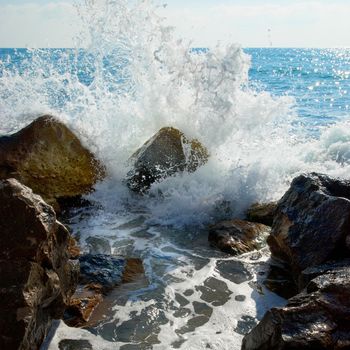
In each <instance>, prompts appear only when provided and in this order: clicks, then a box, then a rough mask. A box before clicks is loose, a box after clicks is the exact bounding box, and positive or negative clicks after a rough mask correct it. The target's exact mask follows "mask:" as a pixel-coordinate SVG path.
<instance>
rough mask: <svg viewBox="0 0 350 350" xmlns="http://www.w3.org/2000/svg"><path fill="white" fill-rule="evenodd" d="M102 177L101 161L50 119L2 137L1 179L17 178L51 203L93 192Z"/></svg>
mask: <svg viewBox="0 0 350 350" xmlns="http://www.w3.org/2000/svg"><path fill="white" fill-rule="evenodd" d="M103 176H104V167H103V166H102V165H101V164H100V162H99V161H98V160H97V159H96V158H95V157H94V156H93V155H92V153H91V152H90V151H88V150H87V149H86V148H84V147H83V146H82V144H81V142H80V141H79V139H78V138H77V137H76V135H74V134H73V133H72V132H71V131H70V130H69V129H68V128H67V127H66V126H65V125H64V124H62V123H61V122H59V121H58V120H56V119H55V118H53V117H51V116H42V117H40V118H38V119H36V120H35V121H33V122H32V123H31V124H29V125H28V126H27V127H25V128H24V129H22V130H20V131H19V132H17V133H15V134H13V135H10V136H2V137H0V179H5V178H9V177H14V178H16V179H18V180H19V181H21V182H22V183H23V184H25V185H26V186H29V187H30V188H32V189H33V191H34V193H37V194H39V195H41V196H42V197H43V198H44V199H45V200H47V201H48V202H49V203H50V204H51V203H52V204H55V203H56V199H58V198H63V197H76V196H79V195H82V194H84V193H87V192H89V191H91V190H92V186H93V185H94V184H95V183H96V181H97V180H99V179H101V178H103Z"/></svg>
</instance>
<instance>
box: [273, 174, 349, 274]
mask: <svg viewBox="0 0 350 350" xmlns="http://www.w3.org/2000/svg"><path fill="white" fill-rule="evenodd" d="M349 235H350V182H349V181H341V180H336V179H331V178H329V177H327V176H326V175H320V174H316V173H312V174H303V175H300V176H298V177H297V178H296V179H294V180H293V182H292V184H291V186H290V188H289V190H288V191H287V192H286V194H285V195H284V196H283V197H282V199H281V200H280V201H279V202H278V206H277V209H276V214H275V219H274V224H273V227H272V231H271V235H270V236H269V237H268V239H267V242H268V244H269V246H270V250H271V253H272V257H273V258H275V259H279V260H281V261H282V262H284V263H286V264H287V265H288V266H290V267H291V269H292V271H293V274H294V277H295V280H296V281H297V279H298V276H299V274H300V272H301V271H302V270H304V269H306V268H308V267H312V266H316V265H319V264H322V263H324V262H326V261H327V260H329V259H332V258H338V259H339V258H341V257H345V256H349V254H350V251H349V250H348V249H347V247H346V240H347V239H348V237H349Z"/></svg>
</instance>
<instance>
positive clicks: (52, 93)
mask: <svg viewBox="0 0 350 350" xmlns="http://www.w3.org/2000/svg"><path fill="white" fill-rule="evenodd" d="M79 11H80V14H81V19H82V35H81V36H82V37H83V36H88V39H89V40H88V42H89V45H88V46H87V47H86V48H85V49H80V48H77V49H43V50H38V49H36V50H28V49H22V50H14V49H0V101H1V103H0V134H6V133H9V132H12V131H15V130H18V129H20V128H21V127H23V126H24V125H26V124H27V123H29V122H30V121H32V120H33V119H34V118H36V117H37V116H38V115H41V114H43V113H50V114H53V115H55V116H57V117H58V118H59V119H60V120H62V121H63V122H65V123H66V124H67V125H68V126H69V127H71V128H72V129H73V130H74V131H75V132H76V133H77V135H78V136H79V137H80V138H81V139H82V141H83V143H84V144H85V145H86V146H87V147H88V148H89V149H90V150H92V151H93V152H94V153H95V154H96V155H97V156H98V157H99V158H100V159H101V160H102V161H103V162H104V164H106V166H107V170H108V178H107V179H106V180H105V181H104V182H103V183H100V184H98V185H97V186H96V191H95V192H94V193H93V194H91V195H89V196H87V198H88V199H89V200H90V201H92V202H94V203H95V205H94V206H92V207H88V208H84V209H81V210H78V211H77V212H75V213H74V214H72V216H71V217H69V218H66V219H65V220H67V224H69V226H70V227H71V229H72V232H73V234H74V235H75V237H77V238H79V240H80V244H81V246H82V248H83V250H85V251H89V250H90V249H92V248H91V247H92V243H91V242H92V241H93V240H91V237H95V238H96V237H97V238H100V239H101V238H102V241H103V242H104V243H103V247H104V248H103V247H99V249H106V246H107V247H110V248H107V250H108V251H109V249H111V252H112V254H116V255H119V256H124V257H138V258H141V259H142V261H143V264H144V268H145V276H144V277H141V278H140V280H139V281H138V282H135V283H134V284H130V285H125V286H122V287H120V288H119V289H116V291H115V292H113V294H112V296H111V297H110V298H109V299H108V300H107V301H108V303H107V304H106V305H107V306H106V305H105V306H104V309H103V308H102V309H101V310H100V311H99V312H100V313H101V314H103V315H105V317H104V318H103V319H102V320H101V322H99V323H98V325H97V326H94V327H90V328H88V329H87V330H79V329H72V328H68V327H66V326H64V325H63V324H61V325H60V326H59V327H58V329H57V332H56V335H55V336H54V338H53V341H52V343H51V345H50V349H58V348H60V349H61V350H62V349H73V348H74V349H83V348H89V346H90V345H88V343H87V342H86V340H88V341H89V342H91V344H93V348H94V349H111V348H113V349H116V348H120V349H146V348H154V349H169V348H180V349H206V348H211V349H239V348H240V344H241V339H242V337H243V334H244V333H246V332H247V331H249V329H250V328H251V327H252V326H253V325H254V324H255V323H256V321H257V319H260V318H261V317H262V315H263V313H264V312H265V311H266V310H267V309H268V308H269V307H271V306H272V305H280V304H283V303H284V300H282V299H280V298H278V297H277V296H276V295H274V294H273V293H270V292H268V291H267V290H266V289H265V288H264V287H263V286H262V285H261V279H263V278H264V274H265V272H266V269H267V265H266V263H265V261H266V260H267V259H268V252H267V251H266V250H263V251H262V252H261V253H260V254H261V256H259V254H257V253H256V252H254V253H252V254H248V255H245V256H242V257H238V258H234V257H230V256H227V255H225V254H223V253H221V252H218V251H217V250H215V249H213V248H211V247H209V246H208V242H207V225H208V224H210V223H213V222H215V221H218V220H221V219H225V218H232V217H242V216H243V213H244V211H245V209H246V208H247V207H248V206H249V205H250V204H252V203H254V202H257V201H270V200H276V199H278V198H280V196H281V195H282V194H283V193H284V191H285V190H286V189H287V188H288V185H289V183H290V181H291V179H292V178H293V177H294V176H296V175H297V174H299V173H301V172H305V171H319V172H324V173H327V174H329V175H333V176H341V177H345V178H349V174H350V171H349V170H350V169H349V163H350V128H349V113H348V108H349V102H350V101H349V93H348V91H349V83H350V77H349V75H350V74H349V72H350V59H349V57H350V52H349V50H346V49H344V50H315V49H312V50H308V49H244V50H242V49H241V48H240V47H239V46H237V45H230V46H228V47H222V46H220V45H218V46H217V47H212V48H209V50H194V49H193V48H192V47H191V44H190V43H187V42H185V41H183V40H177V39H176V38H174V35H173V33H172V30H171V29H170V28H167V27H166V26H165V25H164V23H163V21H162V19H161V18H160V17H159V16H158V14H157V9H156V8H155V7H154V6H153V5H152V3H151V2H149V1H136V2H135V3H134V4H130V2H128V1H123V0H114V1H112V0H101V1H99V2H86V4H84V5H81V6H80V8H79ZM80 39H81V40H80ZM81 41H82V38H77V42H78V43H79V42H81ZM77 47H78V46H77ZM163 126H174V127H178V128H180V129H181V130H183V131H184V133H185V134H186V135H187V136H188V137H195V138H197V139H199V140H200V141H201V142H202V143H203V144H205V146H206V147H207V148H208V150H209V152H210V159H209V162H208V163H207V164H206V165H204V166H202V167H201V168H199V169H198V170H197V171H196V172H195V173H191V174H188V173H183V174H178V175H177V176H174V177H171V178H168V179H166V180H164V181H162V182H160V183H157V184H154V185H153V186H152V188H151V190H150V193H149V195H146V196H143V197H139V196H137V195H135V194H133V193H131V192H130V191H129V190H128V189H127V188H126V186H125V183H124V178H125V175H126V174H127V172H128V170H129V167H130V165H129V164H128V161H127V160H128V158H129V157H130V155H131V154H133V152H134V151H135V150H136V149H137V148H138V147H139V146H141V145H142V144H143V143H144V142H145V141H146V140H147V139H148V138H149V137H151V136H152V135H153V134H154V133H155V132H157V131H158V129H159V128H161V127H163ZM160 193H161V195H160ZM89 242H90V243H89ZM95 242H96V239H95ZM100 242H101V240H100ZM106 242H108V244H109V245H108V244H107V243H106ZM95 249H96V247H95ZM257 279H258V281H256V280H257ZM64 339H66V340H64ZM67 339H73V340H75V341H78V340H79V339H82V340H84V341H83V342H82V343H81V342H80V343H77V342H74V341H73V342H72V341H70V342H69V341H67ZM61 340H62V341H63V340H64V341H63V342H62V343H61V345H59V344H60V341H61Z"/></svg>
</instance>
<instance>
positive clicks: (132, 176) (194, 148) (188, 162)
mask: <svg viewBox="0 0 350 350" xmlns="http://www.w3.org/2000/svg"><path fill="white" fill-rule="evenodd" d="M208 157H209V154H208V151H207V149H206V148H205V147H204V146H203V145H202V144H201V143H200V142H199V141H198V140H188V139H187V138H186V137H185V135H184V134H183V133H182V132H181V131H179V130H177V129H175V128H172V127H165V128H162V129H160V130H159V131H158V132H157V133H156V134H155V135H154V136H153V137H151V138H150V139H149V140H148V141H146V143H145V144H144V145H143V146H142V147H141V148H140V149H138V150H137V151H136V152H135V153H134V154H133V155H132V156H131V158H130V162H131V165H132V169H131V170H130V171H129V173H128V175H127V185H128V186H129V188H130V189H131V190H133V191H135V192H141V193H142V192H145V191H147V190H148V189H149V188H150V187H151V185H152V183H154V182H156V181H159V180H161V179H164V178H166V177H169V176H172V175H174V174H176V173H178V172H182V171H189V172H194V171H195V170H196V169H197V168H198V167H199V166H201V165H203V164H205V163H206V162H207V160H208Z"/></svg>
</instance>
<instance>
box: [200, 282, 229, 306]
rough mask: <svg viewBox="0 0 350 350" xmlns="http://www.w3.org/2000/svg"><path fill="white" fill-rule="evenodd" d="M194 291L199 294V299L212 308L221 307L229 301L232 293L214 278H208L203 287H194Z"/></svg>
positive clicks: (224, 284)
mask: <svg viewBox="0 0 350 350" xmlns="http://www.w3.org/2000/svg"><path fill="white" fill-rule="evenodd" d="M196 290H197V291H200V292H201V296H200V298H201V299H202V300H203V301H206V302H207V303H210V304H212V305H213V306H221V305H224V304H226V303H227V302H228V301H229V300H230V295H231V294H232V292H231V291H230V290H229V289H228V287H227V284H226V283H225V282H223V281H220V280H218V279H216V278H214V277H208V278H207V279H206V280H205V281H204V283H203V285H200V286H196Z"/></svg>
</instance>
